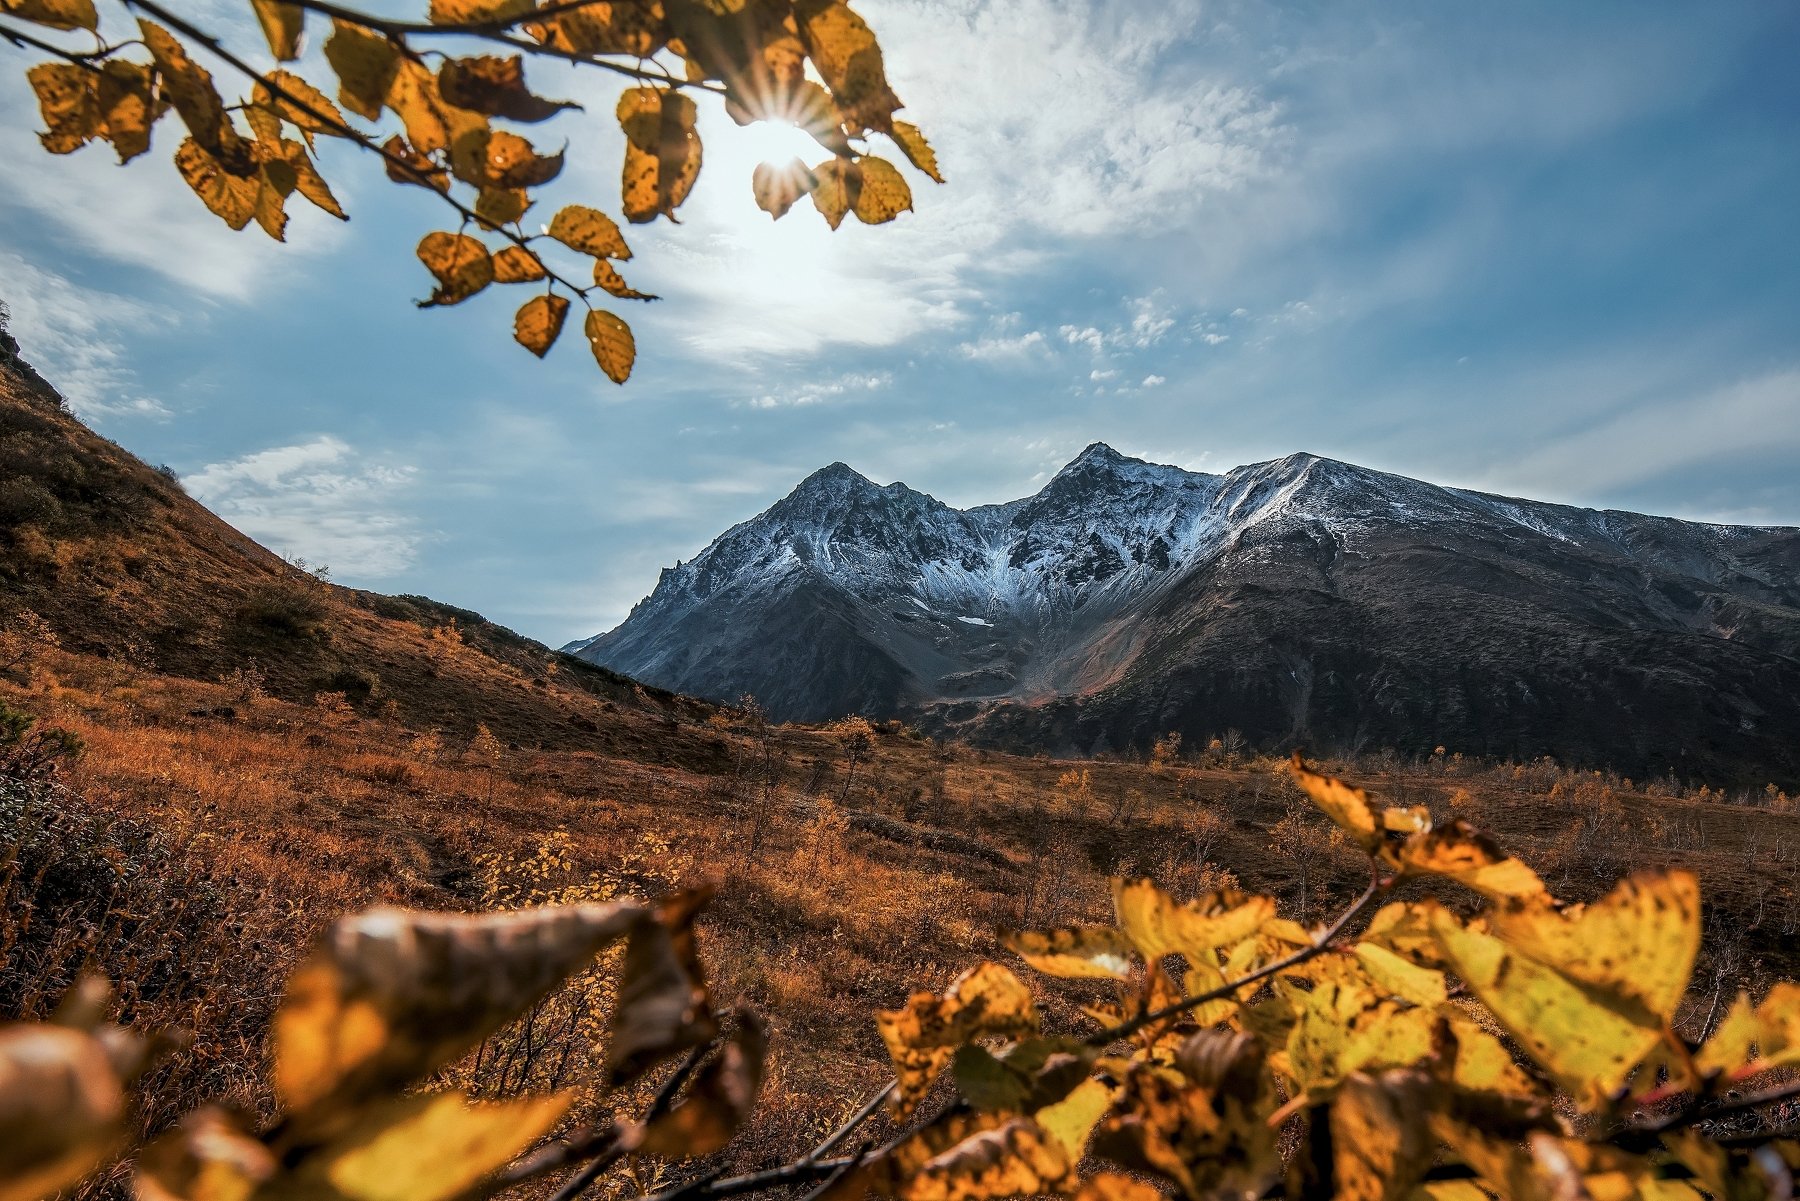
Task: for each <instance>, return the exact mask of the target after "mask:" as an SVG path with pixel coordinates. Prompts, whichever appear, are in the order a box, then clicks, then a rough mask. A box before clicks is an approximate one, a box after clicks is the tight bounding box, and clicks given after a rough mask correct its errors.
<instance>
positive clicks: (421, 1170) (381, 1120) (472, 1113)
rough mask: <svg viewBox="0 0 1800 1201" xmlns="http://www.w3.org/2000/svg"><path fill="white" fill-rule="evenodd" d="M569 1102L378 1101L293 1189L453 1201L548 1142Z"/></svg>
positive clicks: (457, 1097)
mask: <svg viewBox="0 0 1800 1201" xmlns="http://www.w3.org/2000/svg"><path fill="white" fill-rule="evenodd" d="M571 1100H573V1094H572V1093H555V1094H551V1095H549V1096H537V1097H518V1098H515V1099H513V1100H510V1101H474V1102H471V1101H470V1100H469V1099H468V1098H467V1097H465V1096H463V1094H461V1093H457V1092H446V1093H419V1094H415V1095H413V1096H409V1097H397V1098H392V1099H389V1100H385V1101H380V1102H377V1103H376V1104H374V1105H370V1106H365V1107H364V1108H363V1109H362V1110H361V1111H360V1112H358V1113H357V1115H356V1121H355V1128H354V1130H353V1131H352V1132H350V1133H347V1134H345V1135H343V1136H340V1137H339V1138H338V1139H336V1140H334V1141H333V1142H331V1143H330V1144H328V1145H327V1146H326V1147H325V1148H323V1149H322V1150H320V1151H318V1152H315V1153H314V1154H312V1155H310V1156H308V1157H307V1158H306V1160H305V1161H304V1162H303V1163H302V1164H301V1166H300V1167H299V1169H298V1170H297V1171H296V1172H295V1173H294V1179H293V1185H294V1186H295V1191H296V1192H299V1193H301V1195H303V1196H306V1195H311V1196H343V1197H346V1198H352V1199H354V1201H451V1199H452V1198H456V1197H460V1196H462V1195H463V1194H464V1193H466V1192H467V1191H468V1190H470V1189H471V1188H473V1187H474V1186H475V1185H477V1184H479V1183H480V1182H481V1181H482V1180H484V1179H486V1178H487V1177H488V1176H489V1175H490V1174H492V1173H493V1172H495V1171H497V1170H499V1169H500V1168H502V1167H504V1166H506V1164H508V1163H509V1162H511V1161H512V1160H513V1159H515V1158H516V1157H517V1156H518V1155H519V1154H520V1153H521V1152H523V1151H524V1150H525V1149H526V1148H528V1147H530V1146H531V1145H532V1144H533V1143H535V1142H537V1140H538V1139H540V1138H542V1137H543V1136H544V1135H546V1134H548V1133H549V1132H550V1130H551V1129H552V1128H554V1127H555V1125H556V1123H557V1121H558V1120H560V1119H561V1117H562V1115H563V1114H564V1112H566V1111H567V1110H568V1108H569V1103H570V1101H571ZM285 1183H286V1182H284V1184H285ZM309 1185H310V1186H312V1189H316V1190H317V1191H316V1192H312V1191H309V1190H308V1189H307V1187H306V1186H309ZM327 1190H329V1191H327Z"/></svg>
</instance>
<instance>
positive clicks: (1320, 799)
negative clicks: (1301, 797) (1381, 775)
mask: <svg viewBox="0 0 1800 1201" xmlns="http://www.w3.org/2000/svg"><path fill="white" fill-rule="evenodd" d="M1289 770H1290V771H1291V772H1292V773H1293V776H1294V782H1295V783H1296V784H1298V785H1300V791H1302V792H1304V793H1305V794H1306V795H1307V796H1309V797H1311V798H1312V802H1313V804H1315V805H1317V806H1318V807H1319V808H1320V809H1322V810H1324V811H1325V816H1326V817H1329V818H1330V819H1331V820H1332V821H1334V822H1336V823H1337V824H1338V826H1340V827H1341V828H1342V829H1344V830H1345V831H1347V832H1348V833H1349V834H1350V835H1351V836H1352V837H1353V838H1355V839H1356V842H1357V845H1358V846H1360V847H1362V848H1363V850H1365V851H1369V852H1371V853H1373V852H1374V851H1376V850H1378V849H1379V848H1380V847H1381V843H1382V836H1381V831H1380V830H1379V829H1378V828H1377V826H1376V823H1375V811H1374V809H1373V808H1372V807H1371V806H1370V804H1369V794H1368V793H1366V792H1364V791H1363V790H1362V789H1360V788H1357V787H1355V786H1354V785H1350V784H1346V783H1344V782H1343V781H1342V780H1339V779H1336V778H1334V777H1332V776H1325V775H1320V774H1319V773H1318V772H1315V771H1313V770H1312V769H1311V768H1309V767H1307V766H1306V761H1305V760H1304V759H1302V758H1301V757H1300V752H1299V751H1295V752H1294V757H1293V760H1292V762H1291V763H1290V764H1289Z"/></svg>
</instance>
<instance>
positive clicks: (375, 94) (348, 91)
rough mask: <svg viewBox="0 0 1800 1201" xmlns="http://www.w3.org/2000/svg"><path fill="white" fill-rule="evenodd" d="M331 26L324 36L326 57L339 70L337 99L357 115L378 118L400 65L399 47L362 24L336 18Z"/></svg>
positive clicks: (335, 69)
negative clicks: (325, 36) (327, 33)
mask: <svg viewBox="0 0 1800 1201" xmlns="http://www.w3.org/2000/svg"><path fill="white" fill-rule="evenodd" d="M331 27H332V28H331V36H330V37H328V38H326V39H325V61H326V62H328V63H330V64H331V69H332V70H333V71H336V72H337V77H338V99H339V100H341V101H342V102H343V104H344V107H345V108H347V109H349V110H350V111H351V112H353V113H355V114H357V115H358V116H361V117H366V118H368V119H369V120H371V121H375V120H379V119H380V117H381V108H382V105H384V104H386V103H387V96H388V90H389V89H390V88H392V87H393V85H394V78H395V75H396V74H397V73H398V71H399V69H400V53H399V51H398V50H396V49H395V48H394V44H393V43H392V42H390V41H388V40H387V39H386V38H384V37H382V36H381V35H380V34H378V33H376V32H375V31H374V30H372V29H365V28H364V27H363V26H361V25H353V24H351V23H350V22H348V21H342V20H338V19H336V18H333V19H332V22H331Z"/></svg>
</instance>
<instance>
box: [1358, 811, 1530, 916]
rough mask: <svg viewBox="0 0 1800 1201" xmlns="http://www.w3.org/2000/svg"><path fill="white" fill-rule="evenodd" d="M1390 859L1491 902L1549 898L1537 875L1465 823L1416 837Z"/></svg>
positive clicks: (1430, 831)
mask: <svg viewBox="0 0 1800 1201" xmlns="http://www.w3.org/2000/svg"><path fill="white" fill-rule="evenodd" d="M1393 858H1395V859H1396V860H1397V862H1398V865H1399V866H1400V868H1401V869H1402V870H1404V871H1406V872H1410V873H1414V874H1427V875H1436V876H1445V877H1447V878H1449V879H1451V880H1455V881H1457V882H1458V883H1459V884H1463V885H1466V886H1467V887H1469V888H1472V889H1474V890H1475V891H1476V892H1478V893H1480V894H1482V895H1483V896H1485V897H1487V898H1489V899H1490V900H1495V901H1505V900H1523V901H1548V900H1549V899H1550V893H1549V890H1548V889H1546V888H1545V887H1544V882H1543V881H1542V880H1540V879H1538V876H1537V873H1536V872H1534V871H1532V870H1531V869H1530V868H1529V867H1527V866H1526V865H1525V864H1524V863H1522V862H1521V861H1519V860H1517V859H1514V858H1512V857H1511V856H1510V855H1508V854H1507V853H1506V852H1505V851H1502V850H1501V849H1500V848H1499V846H1498V845H1496V844H1495V842H1494V840H1493V839H1491V838H1489V837H1488V836H1487V835H1485V834H1482V833H1481V832H1480V831H1478V830H1476V829H1474V828H1473V827H1472V826H1470V825H1469V824H1468V823H1467V822H1461V821H1459V822H1456V823H1454V824H1453V825H1449V826H1446V827H1444V828H1443V829H1439V830H1428V831H1426V832H1425V833H1423V834H1418V835H1415V836H1414V837H1412V838H1409V839H1407V840H1406V842H1405V843H1403V844H1401V846H1400V849H1399V850H1398V851H1397V852H1396V853H1395V854H1394V856H1393Z"/></svg>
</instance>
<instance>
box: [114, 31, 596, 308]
mask: <svg viewBox="0 0 1800 1201" xmlns="http://www.w3.org/2000/svg"><path fill="white" fill-rule="evenodd" d="M122 3H124V4H125V6H126V7H127V8H140V9H142V10H144V11H145V12H146V13H148V14H150V15H151V16H153V17H155V18H156V19H157V20H159V21H161V22H163V24H165V25H167V26H168V27H169V28H171V29H173V30H175V31H176V32H177V33H181V34H185V35H186V36H187V37H189V38H191V39H193V40H194V41H195V42H197V43H199V44H200V45H202V46H204V47H206V48H207V49H208V50H210V51H211V52H212V53H213V54H214V55H216V56H218V58H219V60H220V61H221V62H223V63H225V64H227V65H228V66H230V67H232V68H233V69H235V70H236V71H238V72H240V73H241V74H243V75H246V76H248V77H249V78H251V79H253V80H255V81H256V82H257V83H260V84H261V85H262V86H263V87H265V88H267V89H268V90H269V94H270V95H271V96H273V97H274V98H275V99H277V100H281V101H284V102H285V103H287V104H290V105H292V106H293V107H294V108H295V109H297V110H298V111H300V112H303V113H305V114H306V115H307V116H309V117H311V118H312V119H313V120H315V121H317V122H319V123H320V124H321V125H322V126H324V127H325V128H327V129H330V130H332V131H333V132H335V133H336V134H337V135H338V136H340V137H343V138H346V139H348V140H349V141H351V142H353V143H355V144H356V145H357V146H360V147H361V148H362V149H364V150H367V151H369V152H370V153H372V154H376V155H379V156H380V157H381V158H382V159H383V160H384V161H385V162H387V163H389V164H390V165H392V166H393V167H394V168H395V169H396V170H398V171H401V172H403V173H404V174H406V175H407V176H409V177H411V178H412V179H413V180H415V181H416V182H418V183H420V184H422V185H424V186H425V187H426V188H427V189H429V190H430V191H431V192H433V193H435V194H436V195H437V196H439V197H440V198H442V200H443V201H444V203H445V204H448V205H449V206H450V207H451V208H453V209H455V210H456V211H457V212H458V213H460V214H461V215H462V218H463V220H464V221H465V222H468V221H473V222H475V223H476V225H477V226H478V227H479V228H482V229H489V230H492V231H493V232H494V233H497V234H499V235H500V236H501V237H503V238H505V239H506V240H507V241H509V242H511V243H512V244H513V245H515V246H518V247H519V248H521V249H523V250H526V251H529V250H530V249H531V248H530V246H529V245H527V242H528V241H529V240H528V239H527V238H525V237H522V236H521V235H519V234H516V233H514V232H513V231H512V230H510V229H506V228H505V227H503V226H500V225H497V224H494V223H491V222H489V221H487V220H486V219H484V218H483V217H482V216H481V215H480V214H479V213H477V212H476V211H475V210H474V209H472V208H470V207H469V206H468V205H466V204H464V203H463V202H462V201H460V200H458V199H457V198H456V197H454V196H452V195H450V194H449V193H448V192H442V191H439V190H438V188H437V186H436V184H435V183H433V181H432V177H431V175H430V174H429V173H427V172H425V171H422V170H420V169H419V168H418V167H415V166H414V165H413V164H412V163H410V162H408V161H407V160H406V159H404V158H401V157H400V156H399V155H397V154H394V153H392V152H390V151H389V150H388V149H387V148H386V147H384V146H382V145H381V144H380V143H378V142H376V141H375V139H374V138H372V137H370V136H369V135H368V134H365V133H363V132H362V131H361V130H358V129H355V128H354V127H352V126H350V125H347V124H345V123H344V122H343V121H341V120H339V119H337V118H336V117H333V116H331V115H330V114H329V113H325V112H321V111H320V110H319V109H317V108H315V107H314V106H313V105H311V104H309V103H307V102H306V101H305V100H303V99H302V98H300V97H298V96H295V95H294V94H293V93H292V92H290V91H288V90H287V89H286V88H284V87H282V86H281V85H280V84H278V83H275V82H273V81H271V80H270V79H269V78H268V77H267V76H266V75H264V74H262V73H261V72H260V71H258V70H257V69H256V68H255V67H252V66H251V65H250V64H249V63H247V62H245V61H244V60H243V59H241V58H239V57H238V56H237V55H235V54H233V53H232V52H231V51H229V50H227V49H225V47H224V46H223V45H221V44H220V42H219V39H217V38H215V37H213V36H212V35H210V34H208V33H205V32H204V31H202V30H200V29H197V28H195V27H194V26H193V25H191V24H189V23H188V22H187V21H185V20H183V19H182V18H181V17H178V16H176V15H175V14H174V13H171V12H170V11H169V10H168V9H166V8H164V7H163V6H162V5H161V4H158V3H156V0H122ZM532 257H533V258H537V256H536V255H535V254H533V255H532ZM538 261H539V264H540V265H541V266H543V268H544V273H545V275H546V276H547V277H548V278H549V279H551V280H553V281H554V282H556V283H559V284H561V285H562V286H563V287H565V288H567V289H569V291H571V292H573V293H574V294H575V295H577V296H579V297H581V298H582V300H583V301H584V302H585V301H586V299H587V295H588V293H589V292H590V291H592V287H591V286H588V287H583V286H581V285H578V284H574V283H571V282H569V280H567V279H565V278H564V277H563V276H561V275H559V274H557V273H556V272H555V271H553V270H551V269H550V266H549V264H547V263H544V262H543V260H542V259H539V260H538Z"/></svg>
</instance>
